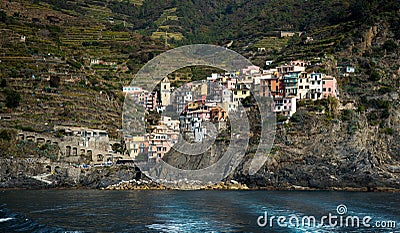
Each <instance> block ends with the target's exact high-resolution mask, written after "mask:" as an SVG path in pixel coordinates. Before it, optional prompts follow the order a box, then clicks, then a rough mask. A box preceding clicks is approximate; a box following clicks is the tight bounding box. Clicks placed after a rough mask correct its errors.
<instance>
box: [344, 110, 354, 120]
mask: <svg viewBox="0 0 400 233" xmlns="http://www.w3.org/2000/svg"><path fill="white" fill-rule="evenodd" d="M352 116H353V110H348V109H346V110H344V111H343V112H342V115H341V119H342V121H349V120H351V118H352Z"/></svg>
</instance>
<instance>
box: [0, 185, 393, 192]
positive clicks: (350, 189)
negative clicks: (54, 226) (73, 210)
mask: <svg viewBox="0 0 400 233" xmlns="http://www.w3.org/2000/svg"><path fill="white" fill-rule="evenodd" d="M13 190H16V191H17V190H32V191H41V190H57V191H63V190H65V191H71V190H98V191H289V192H290V191H296V192H297V191H305V192H310V191H312V192H318V191H324V192H362V193H400V189H395V188H386V187H377V188H353V187H345V188H339V187H331V188H328V189H317V188H310V187H300V186H292V187H286V188H283V187H282V188H277V187H256V188H242V189H240V188H235V189H232V188H219V189H217V188H214V189H213V188H210V189H208V188H197V189H178V188H164V189H162V188H147V189H145V188H136V189H106V188H89V187H47V188H34V187H32V188H18V187H13V188H0V192H1V191H13Z"/></svg>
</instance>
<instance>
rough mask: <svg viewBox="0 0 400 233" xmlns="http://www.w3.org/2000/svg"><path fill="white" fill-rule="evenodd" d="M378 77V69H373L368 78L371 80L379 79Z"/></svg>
mask: <svg viewBox="0 0 400 233" xmlns="http://www.w3.org/2000/svg"><path fill="white" fill-rule="evenodd" d="M379 79H380V74H379V73H378V71H373V72H372V73H371V74H370V76H369V80H370V81H373V82H376V81H379Z"/></svg>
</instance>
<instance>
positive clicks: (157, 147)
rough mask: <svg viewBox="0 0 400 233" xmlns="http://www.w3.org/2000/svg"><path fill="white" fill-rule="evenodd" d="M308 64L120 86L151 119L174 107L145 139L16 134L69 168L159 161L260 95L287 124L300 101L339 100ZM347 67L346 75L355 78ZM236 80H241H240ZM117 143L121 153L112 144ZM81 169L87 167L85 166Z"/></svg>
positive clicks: (331, 80)
mask: <svg viewBox="0 0 400 233" xmlns="http://www.w3.org/2000/svg"><path fill="white" fill-rule="evenodd" d="M308 65H309V63H307V62H304V61H293V62H291V63H290V64H287V65H282V66H279V67H276V68H272V69H268V70H262V69H261V68H260V67H257V66H250V67H247V68H246V69H243V70H241V71H239V72H235V73H224V74H212V75H211V76H210V77H207V79H206V80H202V81H197V82H191V83H187V84H184V85H183V86H181V87H179V88H174V87H173V86H172V85H171V84H172V83H173V82H174V81H176V80H169V79H168V78H164V79H163V80H162V81H161V83H160V86H159V89H158V90H155V91H148V90H144V89H142V88H141V87H137V86H126V87H123V92H124V94H125V95H130V96H131V97H133V99H134V100H135V102H136V104H138V105H140V106H143V108H144V109H145V110H146V111H147V112H148V113H150V114H154V113H158V114H160V113H163V112H167V110H168V109H169V108H170V107H173V112H175V113H176V115H177V116H178V118H177V119H174V118H173V117H171V116H167V115H165V114H161V119H160V120H159V122H158V124H157V125H151V126H150V131H149V132H148V133H146V134H144V135H124V140H123V141H118V140H112V139H110V138H109V136H108V134H107V132H106V131H104V130H97V129H87V128H83V127H69V126H55V127H54V131H55V132H58V134H60V135H59V136H58V137H52V138H49V137H46V136H43V135H40V134H37V133H30V132H20V133H19V134H18V139H19V140H25V141H31V142H35V143H37V144H48V145H54V146H56V147H58V148H59V155H58V158H60V159H61V160H62V161H64V162H68V163H70V164H80V165H82V164H87V165H93V166H99V165H101V166H103V165H112V164H118V163H133V162H136V161H157V160H158V159H161V158H163V157H164V155H165V154H166V153H167V152H168V151H169V150H170V149H171V148H172V146H173V145H175V144H176V143H177V142H178V139H179V135H180V134H182V135H185V136H186V137H185V139H187V140H189V141H192V142H202V141H203V140H205V139H206V138H207V137H210V135H211V133H212V132H207V128H206V127H205V126H204V125H205V124H204V123H205V122H210V123H213V124H214V126H216V128H217V129H218V130H221V129H224V128H226V127H227V123H228V119H229V118H228V116H229V113H231V112H232V111H238V109H239V106H240V103H244V102H246V99H249V98H250V96H251V95H252V94H253V95H258V96H264V97H271V98H272V99H273V104H272V109H271V111H273V112H275V113H278V114H282V115H283V116H286V117H287V119H290V117H291V116H293V114H295V113H296V103H297V101H299V100H306V99H307V100H319V99H323V98H328V97H333V98H339V91H338V87H337V81H336V78H335V77H332V76H329V75H325V74H323V73H307V72H306V68H307V66H308ZM353 72H354V69H352V68H351V67H347V68H346V69H345V72H344V73H345V74H349V73H353ZM239 77H240V78H239ZM115 144H120V150H118V151H119V152H116V151H115V148H113V145H115ZM87 165H85V166H87Z"/></svg>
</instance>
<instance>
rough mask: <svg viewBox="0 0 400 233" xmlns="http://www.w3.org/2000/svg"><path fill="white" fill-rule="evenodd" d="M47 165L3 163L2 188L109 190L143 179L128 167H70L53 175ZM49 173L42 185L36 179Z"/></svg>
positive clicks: (23, 160)
mask: <svg viewBox="0 0 400 233" xmlns="http://www.w3.org/2000/svg"><path fill="white" fill-rule="evenodd" d="M45 166H46V163H41V162H34V163H32V162H28V161H27V159H26V158H13V159H11V158H10V159H2V160H1V161H0V188H28V189H29V188H30V189H36V188H63V187H65V188H79V187H84V188H105V187H107V186H109V185H112V184H115V183H118V182H120V181H123V180H132V179H140V178H141V172H140V170H139V169H137V168H134V167H128V166H116V167H98V168H89V169H82V168H75V167H73V166H70V165H68V164H65V166H64V167H61V168H58V169H56V171H54V172H52V173H49V172H48V171H47V170H46V168H45ZM41 174H47V176H46V177H45V178H43V180H45V181H47V182H48V183H46V182H41V181H39V180H37V179H34V177H35V176H38V175H41Z"/></svg>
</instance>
